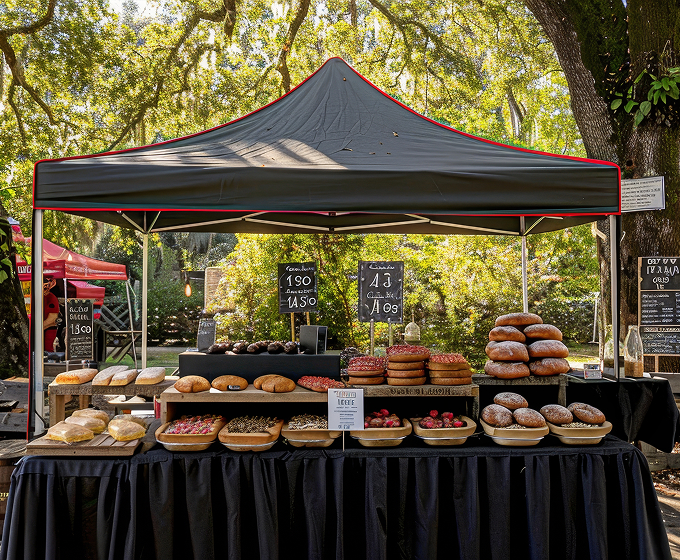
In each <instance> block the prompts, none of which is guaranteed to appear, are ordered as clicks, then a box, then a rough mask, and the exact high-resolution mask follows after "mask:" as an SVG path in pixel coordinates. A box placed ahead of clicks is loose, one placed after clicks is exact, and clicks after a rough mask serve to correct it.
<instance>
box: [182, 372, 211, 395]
mask: <svg viewBox="0 0 680 560" xmlns="http://www.w3.org/2000/svg"><path fill="white" fill-rule="evenodd" d="M173 386H174V387H175V389H177V390H178V391H179V392H180V393H200V392H201V391H209V390H210V382H209V381H208V380H207V379H206V378H205V377H201V376H200V375H187V376H186V377H181V378H180V379H178V380H177V381H175V384H174V385H173Z"/></svg>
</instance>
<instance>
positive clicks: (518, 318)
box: [496, 313, 543, 327]
mask: <svg viewBox="0 0 680 560" xmlns="http://www.w3.org/2000/svg"><path fill="white" fill-rule="evenodd" d="M537 323H543V319H541V318H540V317H539V316H538V315H536V314H534V313H508V314H507V315H501V316H500V317H499V318H498V319H496V326H497V327H503V326H505V325H512V326H513V327H524V326H526V325H535V324H537Z"/></svg>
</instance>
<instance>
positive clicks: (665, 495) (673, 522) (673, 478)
mask: <svg viewBox="0 0 680 560" xmlns="http://www.w3.org/2000/svg"><path fill="white" fill-rule="evenodd" d="M652 479H653V480H654V487H655V488H656V495H657V497H658V498H659V506H660V507H661V515H662V516H663V522H664V524H665V525H666V533H667V534H668V542H669V543H670V545H671V554H672V555H673V559H674V560H675V559H678V560H680V469H664V470H660V471H654V472H652Z"/></svg>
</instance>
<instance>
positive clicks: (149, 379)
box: [135, 367, 165, 385]
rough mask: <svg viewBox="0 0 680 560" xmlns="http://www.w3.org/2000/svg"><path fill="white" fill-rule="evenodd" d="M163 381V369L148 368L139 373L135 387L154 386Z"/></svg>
mask: <svg viewBox="0 0 680 560" xmlns="http://www.w3.org/2000/svg"><path fill="white" fill-rule="evenodd" d="M164 379H165V368H164V367H148V368H144V369H143V370H142V371H140V372H139V375H138V376H137V379H135V383H136V384H137V385H155V384H156V383H160V382H161V381H163V380H164Z"/></svg>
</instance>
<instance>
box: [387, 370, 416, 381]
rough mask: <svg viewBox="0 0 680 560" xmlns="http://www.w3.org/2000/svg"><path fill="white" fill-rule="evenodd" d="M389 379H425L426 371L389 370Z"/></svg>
mask: <svg viewBox="0 0 680 560" xmlns="http://www.w3.org/2000/svg"><path fill="white" fill-rule="evenodd" d="M387 377H392V378H394V377H399V378H402V379H405V378H408V377H425V370H424V369H388V370H387Z"/></svg>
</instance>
